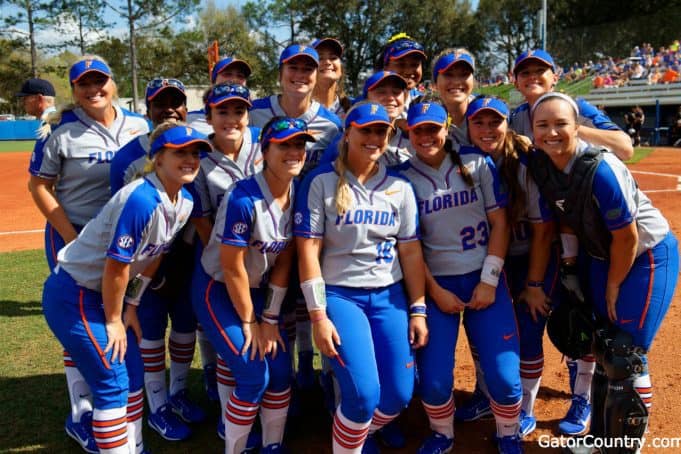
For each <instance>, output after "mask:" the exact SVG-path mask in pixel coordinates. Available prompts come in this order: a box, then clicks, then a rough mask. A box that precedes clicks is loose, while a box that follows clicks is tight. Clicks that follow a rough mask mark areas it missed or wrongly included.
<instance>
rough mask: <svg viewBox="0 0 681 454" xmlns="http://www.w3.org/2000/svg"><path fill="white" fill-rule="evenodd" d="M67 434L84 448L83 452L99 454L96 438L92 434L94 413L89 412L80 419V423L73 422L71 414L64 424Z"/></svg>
mask: <svg viewBox="0 0 681 454" xmlns="http://www.w3.org/2000/svg"><path fill="white" fill-rule="evenodd" d="M64 430H66V434H67V435H68V436H69V437H71V438H73V439H74V440H76V442H77V443H78V444H79V445H80V447H81V448H83V451H85V452H89V453H92V454H97V453H98V452H99V448H98V447H97V442H96V441H95V436H94V435H93V434H92V412H91V411H87V412H85V413H83V414H82V415H81V417H80V422H73V418H72V416H71V415H70V414H69V416H68V418H66V424H64Z"/></svg>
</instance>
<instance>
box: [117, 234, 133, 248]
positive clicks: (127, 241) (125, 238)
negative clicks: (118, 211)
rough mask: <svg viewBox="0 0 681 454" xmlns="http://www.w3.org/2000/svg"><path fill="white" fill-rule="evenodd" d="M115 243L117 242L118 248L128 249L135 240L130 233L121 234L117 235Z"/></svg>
mask: <svg viewBox="0 0 681 454" xmlns="http://www.w3.org/2000/svg"><path fill="white" fill-rule="evenodd" d="M116 244H118V247H120V248H123V249H130V248H131V247H132V245H133V244H135V240H133V239H132V237H131V236H130V235H121V236H119V237H118V241H116Z"/></svg>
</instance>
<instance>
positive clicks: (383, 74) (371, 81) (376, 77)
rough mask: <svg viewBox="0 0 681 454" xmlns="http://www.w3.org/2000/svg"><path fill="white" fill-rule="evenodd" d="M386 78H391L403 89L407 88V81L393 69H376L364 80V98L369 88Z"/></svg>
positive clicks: (376, 85) (371, 88) (374, 86)
mask: <svg viewBox="0 0 681 454" xmlns="http://www.w3.org/2000/svg"><path fill="white" fill-rule="evenodd" d="M386 79H392V80H394V81H395V82H397V83H398V84H399V85H401V86H402V88H403V89H405V90H406V89H407V81H406V80H404V78H403V77H402V76H400V75H399V74H397V73H396V72H394V71H377V72H375V73H373V74H372V75H371V76H370V77H369V78H368V79H367V81H366V82H364V88H363V89H362V96H364V97H365V98H366V97H367V95H368V94H369V92H370V91H371V90H373V89H374V88H376V87H378V86H379V85H380V84H381V82H383V81H384V80H386Z"/></svg>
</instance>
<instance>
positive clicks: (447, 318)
mask: <svg viewBox="0 0 681 454" xmlns="http://www.w3.org/2000/svg"><path fill="white" fill-rule="evenodd" d="M435 280H436V281H437V283H438V284H439V285H440V286H442V287H443V288H445V289H447V290H449V291H450V292H452V293H454V294H455V295H456V296H458V297H459V298H460V299H461V301H464V302H467V301H470V299H471V297H472V295H473V290H474V289H475V286H476V285H478V283H479V282H480V271H479V270H478V271H473V272H471V273H467V274H462V275H457V276H435ZM426 304H427V306H428V307H427V314H428V330H429V341H428V344H427V345H426V346H425V347H423V348H422V349H420V350H419V351H418V352H417V354H416V357H417V361H418V369H419V392H420V394H421V396H422V400H423V402H425V403H426V404H428V405H442V404H444V403H445V402H447V401H448V400H449V399H450V398H451V396H452V389H453V386H454V378H453V373H452V371H453V370H454V362H455V358H454V356H455V349H456V341H457V338H458V335H459V320H460V314H447V313H444V312H442V311H441V310H440V309H439V308H438V307H437V304H436V303H435V301H433V300H432V299H431V298H427V299H426ZM463 324H464V329H465V330H466V335H467V336H468V341H469V343H470V344H471V346H472V347H473V348H475V349H476V350H477V352H478V357H479V360H480V365H481V367H482V371H483V374H484V376H485V383H487V388H488V390H489V393H490V397H491V398H492V399H493V400H494V401H495V402H496V403H498V404H500V405H511V404H515V403H517V402H518V401H519V400H520V399H521V398H522V386H521V383H520V358H519V349H520V346H519V339H518V326H517V324H516V319H515V313H514V310H513V302H512V300H511V295H510V294H509V291H508V286H507V283H506V279H505V274H504V273H502V276H501V278H500V279H499V285H498V286H497V290H496V295H495V300H494V303H493V304H491V305H490V306H489V307H487V308H485V309H482V310H473V309H464V312H463ZM343 410H345V407H343Z"/></svg>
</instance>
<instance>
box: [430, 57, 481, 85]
mask: <svg viewBox="0 0 681 454" xmlns="http://www.w3.org/2000/svg"><path fill="white" fill-rule="evenodd" d="M460 62H461V63H464V64H466V65H468V66H470V68H471V71H472V72H475V61H474V60H473V56H472V55H470V54H468V53H466V52H458V51H455V52H451V53H448V54H445V55H442V56H441V57H440V58H438V59H437V61H436V62H435V65H434V66H433V80H435V81H437V76H438V75H440V74H442V73H443V72H445V71H447V70H448V69H449V68H451V67H452V66H454V65H455V64H457V63H460Z"/></svg>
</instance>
